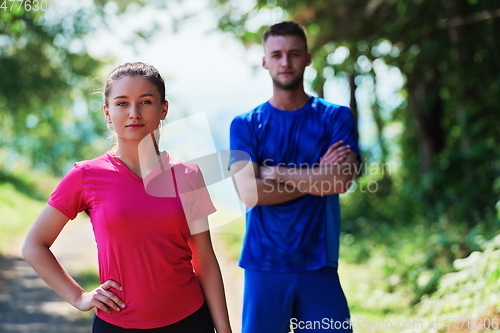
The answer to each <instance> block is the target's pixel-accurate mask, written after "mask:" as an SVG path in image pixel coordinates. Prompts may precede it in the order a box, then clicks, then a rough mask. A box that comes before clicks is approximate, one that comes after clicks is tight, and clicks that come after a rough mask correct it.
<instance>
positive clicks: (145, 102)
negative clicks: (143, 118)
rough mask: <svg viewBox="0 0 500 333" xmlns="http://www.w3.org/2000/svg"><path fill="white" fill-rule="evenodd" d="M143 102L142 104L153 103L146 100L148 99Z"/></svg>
mask: <svg viewBox="0 0 500 333" xmlns="http://www.w3.org/2000/svg"><path fill="white" fill-rule="evenodd" d="M141 103H142V104H151V101H148V100H146V101H142V102H141Z"/></svg>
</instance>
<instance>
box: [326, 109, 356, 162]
mask: <svg viewBox="0 0 500 333" xmlns="http://www.w3.org/2000/svg"><path fill="white" fill-rule="evenodd" d="M339 140H342V141H344V143H345V144H346V145H349V146H350V147H351V150H352V151H353V152H355V153H356V155H358V157H359V156H360V152H359V145H358V138H357V129H356V121H355V118H354V115H353V113H352V111H351V109H349V108H348V107H346V106H341V107H340V108H339V109H338V110H337V112H336V114H335V117H334V120H333V131H332V137H331V142H330V144H333V143H335V142H337V141H339Z"/></svg>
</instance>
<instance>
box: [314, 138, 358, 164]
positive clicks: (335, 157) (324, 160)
mask: <svg viewBox="0 0 500 333" xmlns="http://www.w3.org/2000/svg"><path fill="white" fill-rule="evenodd" d="M343 143H344V141H342V140H340V141H337V142H335V143H334V144H333V145H331V146H330V147H329V148H328V150H327V151H326V153H325V154H324V155H323V156H321V158H320V162H319V164H320V165H326V164H340V163H342V162H344V161H345V160H346V158H347V155H349V153H350V151H351V147H350V146H348V145H345V146H341V145H342V144H343Z"/></svg>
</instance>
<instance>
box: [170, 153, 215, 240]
mask: <svg viewBox="0 0 500 333" xmlns="http://www.w3.org/2000/svg"><path fill="white" fill-rule="evenodd" d="M174 173H175V179H176V182H177V188H178V190H179V196H180V199H181V203H182V208H183V210H184V215H185V216H186V220H187V222H188V225H189V231H190V233H191V234H196V233H200V232H203V231H207V230H208V229H209V227H208V224H207V223H206V220H203V221H201V222H200V220H202V219H203V218H205V217H207V216H208V215H210V214H212V213H214V212H215V211H216V209H215V207H214V205H213V203H212V199H210V194H209V193H208V189H207V186H206V185H205V180H204V179H203V174H202V172H201V170H200V168H199V167H198V165H196V164H191V163H183V164H178V165H177V166H176V167H174ZM198 222H200V223H202V224H201V225H200V224H199V223H198Z"/></svg>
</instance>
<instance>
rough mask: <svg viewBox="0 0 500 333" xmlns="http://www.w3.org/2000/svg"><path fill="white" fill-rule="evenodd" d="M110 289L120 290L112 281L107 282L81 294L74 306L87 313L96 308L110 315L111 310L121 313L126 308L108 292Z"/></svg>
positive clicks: (119, 286) (114, 295)
mask: <svg viewBox="0 0 500 333" xmlns="http://www.w3.org/2000/svg"><path fill="white" fill-rule="evenodd" d="M111 288H114V289H116V290H122V287H121V285H120V284H119V283H118V282H116V281H113V280H108V281H106V282H104V283H103V284H101V285H100V286H99V287H97V288H96V289H94V290H92V291H89V292H84V293H82V295H81V297H80V298H79V299H78V300H77V302H76V304H75V305H74V306H75V307H76V308H77V309H78V310H81V311H89V310H91V309H93V308H97V309H99V310H101V311H103V312H106V313H111V310H115V311H118V312H119V311H121V310H122V309H124V308H125V307H126V305H125V302H123V301H122V300H121V299H120V298H119V297H118V296H116V294H114V293H113V292H111V291H110V289H111Z"/></svg>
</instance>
